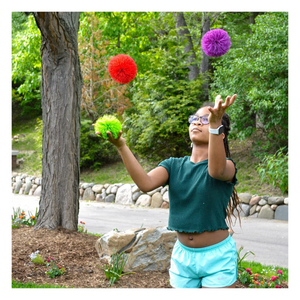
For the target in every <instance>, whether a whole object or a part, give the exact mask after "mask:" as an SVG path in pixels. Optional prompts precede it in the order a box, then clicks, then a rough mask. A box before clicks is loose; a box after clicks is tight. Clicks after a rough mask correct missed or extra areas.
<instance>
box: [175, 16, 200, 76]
mask: <svg viewBox="0 0 300 300" xmlns="http://www.w3.org/2000/svg"><path fill="white" fill-rule="evenodd" d="M176 29H177V30H178V35H179V36H180V37H183V40H186V46H185V47H184V53H190V55H189V57H188V60H187V63H188V64H189V65H188V68H189V70H190V71H189V80H193V79H196V78H197V77H198V76H199V68H198V66H197V64H196V62H195V60H196V55H195V51H194V49H193V41H192V38H191V34H190V32H189V30H188V28H187V25H186V22H185V19H184V15H183V12H178V13H177V14H176Z"/></svg>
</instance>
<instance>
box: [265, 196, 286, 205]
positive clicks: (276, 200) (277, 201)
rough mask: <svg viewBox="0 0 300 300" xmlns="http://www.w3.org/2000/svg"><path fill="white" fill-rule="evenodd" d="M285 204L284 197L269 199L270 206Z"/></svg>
mask: <svg viewBox="0 0 300 300" xmlns="http://www.w3.org/2000/svg"><path fill="white" fill-rule="evenodd" d="M283 203H284V198H283V197H270V198H269V199H268V204H270V205H272V204H276V205H280V204H283Z"/></svg>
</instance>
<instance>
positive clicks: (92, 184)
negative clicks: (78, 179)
mask: <svg viewBox="0 0 300 300" xmlns="http://www.w3.org/2000/svg"><path fill="white" fill-rule="evenodd" d="M94 185H95V183H93V182H92V183H87V182H85V183H83V184H82V185H81V188H82V189H84V190H85V189H87V188H89V187H90V188H92V187H93V186H94Z"/></svg>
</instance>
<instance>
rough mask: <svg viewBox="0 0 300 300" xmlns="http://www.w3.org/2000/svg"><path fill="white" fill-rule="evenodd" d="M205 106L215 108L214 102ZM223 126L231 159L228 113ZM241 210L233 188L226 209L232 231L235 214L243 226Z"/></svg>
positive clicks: (227, 153)
mask: <svg viewBox="0 0 300 300" xmlns="http://www.w3.org/2000/svg"><path fill="white" fill-rule="evenodd" d="M205 106H210V107H214V104H213V103H212V102H205V103H203V106H202V107H205ZM222 125H223V126H224V129H225V132H224V133H225V138H224V139H223V142H224V148H225V153H226V157H228V158H230V157H231V155H230V150H229V144H228V135H229V131H230V129H231V128H230V118H229V116H228V114H227V113H224V115H223V118H222ZM240 210H241V207H240V199H239V196H238V194H237V191H236V188H235V187H233V191H232V194H231V196H230V199H229V203H228V206H227V208H226V214H227V217H226V222H227V225H228V227H229V228H230V229H231V230H232V218H231V217H232V216H234V218H235V219H236V218H237V217H236V215H235V214H234V213H235V212H236V213H237V215H238V219H239V223H240V225H241V217H240ZM232 231H233V230H232Z"/></svg>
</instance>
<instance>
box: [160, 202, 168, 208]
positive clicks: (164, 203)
mask: <svg viewBox="0 0 300 300" xmlns="http://www.w3.org/2000/svg"><path fill="white" fill-rule="evenodd" d="M161 208H169V202H167V201H163V203H162V205H161Z"/></svg>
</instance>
